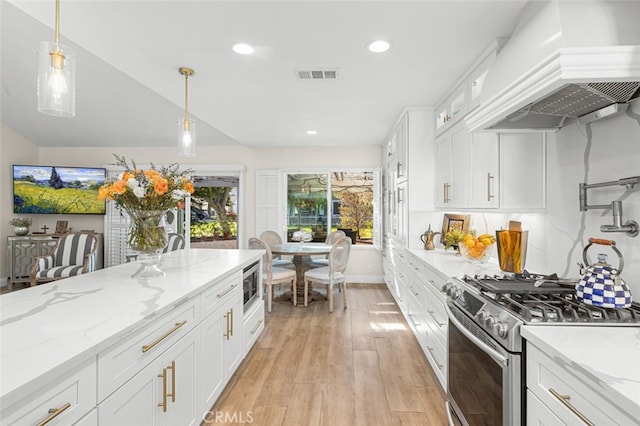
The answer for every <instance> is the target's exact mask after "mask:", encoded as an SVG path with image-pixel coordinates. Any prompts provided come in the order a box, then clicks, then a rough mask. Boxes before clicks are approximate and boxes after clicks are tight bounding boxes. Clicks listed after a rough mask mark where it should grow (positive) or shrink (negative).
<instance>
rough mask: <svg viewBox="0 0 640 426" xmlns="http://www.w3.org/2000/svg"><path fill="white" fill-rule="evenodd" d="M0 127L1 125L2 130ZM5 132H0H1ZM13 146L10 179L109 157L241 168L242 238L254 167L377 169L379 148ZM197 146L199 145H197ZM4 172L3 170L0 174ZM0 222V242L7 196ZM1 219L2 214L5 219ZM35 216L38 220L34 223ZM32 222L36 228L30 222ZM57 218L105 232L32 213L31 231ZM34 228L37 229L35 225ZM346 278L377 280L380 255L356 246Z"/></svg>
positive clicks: (249, 217) (250, 219)
mask: <svg viewBox="0 0 640 426" xmlns="http://www.w3.org/2000/svg"><path fill="white" fill-rule="evenodd" d="M4 128H5V127H4V126H3V129H4ZM3 132H4V130H3ZM9 139H10V140H11V141H15V142H12V143H10V144H8V145H7V149H6V150H7V151H8V154H7V157H6V158H7V159H6V160H5V155H4V151H5V142H4V135H3V142H2V148H3V152H2V154H3V155H2V160H1V161H2V176H5V177H8V176H9V175H10V167H11V165H12V164H15V163H21V162H22V163H27V164H29V163H35V164H53V165H68V166H87V167H100V166H104V165H106V164H112V163H113V162H114V157H113V153H115V154H118V155H123V156H125V157H126V158H127V159H128V160H131V159H134V160H135V161H136V162H137V163H149V162H153V163H154V164H158V165H160V164H170V163H172V162H176V161H178V162H179V163H180V166H181V168H189V167H191V165H194V164H244V165H245V166H246V172H245V193H244V194H243V195H242V194H241V200H240V201H241V202H243V203H245V209H244V212H245V214H246V217H245V218H243V219H242V220H245V221H246V228H245V230H246V237H247V238H248V237H249V236H253V235H254V234H255V211H256V209H255V198H256V196H255V171H256V170H259V169H277V168H287V167H293V166H295V167H302V168H304V167H320V168H321V167H345V168H347V167H368V168H377V167H379V166H380V162H381V152H382V151H381V150H382V148H381V147H370V146H369V147H361V146H357V147H356V146H354V147H348V146H347V147H326V148H325V147H315V148H268V149H254V148H247V147H242V146H219V147H212V146H200V147H199V148H198V155H197V156H196V157H195V158H188V159H178V158H177V156H176V149H174V148H154V149H153V150H149V149H143V148H132V147H129V146H124V147H118V148H46V147H43V148H39V149H38V148H37V147H34V146H33V144H31V143H29V142H28V141H25V142H26V144H28V145H29V146H30V147H31V148H30V149H29V150H27V151H25V152H24V154H23V155H22V156H19V155H18V152H22V142H21V141H22V140H23V138H21V137H20V136H19V135H17V134H16V133H15V132H12V134H11V137H10V138H9ZM201 144H202V142H201ZM5 168H6V170H7V171H6V172H5ZM0 192H1V193H2V194H11V181H10V180H7V181H4V180H2V181H0ZM2 203H3V204H2V205H1V207H0V218H2V223H4V224H5V225H3V226H2V228H1V229H2V231H3V233H4V234H3V235H2V238H3V241H6V236H7V235H12V228H11V227H10V226H9V225H8V224H6V222H8V220H10V219H9V218H7V220H4V218H5V217H11V209H12V204H11V200H10V197H5V196H3V197H2ZM5 215H6V216H5ZM36 218H37V219H36ZM36 220H37V222H38V223H37V225H36V223H35V221H36ZM57 220H67V221H68V222H69V226H71V227H73V229H74V230H80V229H95V230H96V232H102V231H103V229H104V223H103V217H102V216H83V215H55V217H54V215H52V216H51V217H49V216H47V215H35V216H34V227H33V228H32V229H38V228H39V227H40V226H43V225H45V224H46V225H47V226H49V227H52V226H55V222H56V221H57ZM36 226H37V227H36ZM351 256H352V257H351V260H350V262H349V263H350V269H349V274H350V275H352V276H354V277H358V278H359V279H360V278H361V281H366V280H367V279H371V280H374V281H381V276H382V266H381V263H382V261H381V255H380V253H379V252H378V251H377V250H375V249H373V248H372V247H360V246H356V247H355V249H354V250H353V251H352V254H351ZM6 268H7V266H6V263H5V262H3V263H2V269H0V277H6V276H7V269H6Z"/></svg>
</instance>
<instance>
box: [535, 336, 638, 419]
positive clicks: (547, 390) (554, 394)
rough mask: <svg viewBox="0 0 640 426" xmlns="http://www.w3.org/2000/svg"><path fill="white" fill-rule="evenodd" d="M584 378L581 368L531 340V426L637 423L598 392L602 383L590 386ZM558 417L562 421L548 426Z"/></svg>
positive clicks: (613, 402)
mask: <svg viewBox="0 0 640 426" xmlns="http://www.w3.org/2000/svg"><path fill="white" fill-rule="evenodd" d="M603 362H607V361H606V360H603ZM610 362H615V360H612V361H610ZM584 376H585V374H584V372H583V371H581V369H580V367H579V366H576V365H574V364H573V363H570V362H562V361H560V362H558V360H555V359H554V358H551V357H550V356H549V355H547V354H546V353H545V352H544V351H543V350H541V349H539V348H538V347H537V346H535V345H533V344H530V343H529V341H527V376H526V377H527V391H528V394H527V404H528V405H529V403H531V404H532V405H533V407H534V409H532V410H531V409H528V411H527V424H530V425H535V424H564V425H584V424H589V423H588V422H591V424H594V425H632V424H637V419H632V418H631V417H629V416H628V415H627V414H626V413H625V412H624V410H623V409H621V408H620V407H618V406H616V405H615V401H612V400H611V399H609V398H608V397H607V396H606V395H602V394H600V393H599V392H598V391H597V390H596V387H598V386H600V385H599V384H598V383H593V385H590V384H589V381H588V380H585V379H584ZM535 398H537V399H538V401H536V399H535ZM540 405H542V407H540ZM543 408H546V409H543ZM554 418H557V419H559V421H556V422H553V423H548V419H554Z"/></svg>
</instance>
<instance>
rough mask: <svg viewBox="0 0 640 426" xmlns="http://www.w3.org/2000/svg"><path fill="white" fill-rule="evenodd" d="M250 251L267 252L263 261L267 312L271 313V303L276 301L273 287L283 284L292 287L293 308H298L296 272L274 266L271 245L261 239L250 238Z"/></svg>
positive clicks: (263, 282) (263, 281)
mask: <svg viewBox="0 0 640 426" xmlns="http://www.w3.org/2000/svg"><path fill="white" fill-rule="evenodd" d="M249 249H250V250H264V251H265V254H264V256H263V259H262V284H263V285H264V287H265V288H266V290H267V312H271V302H272V300H273V299H274V292H273V286H275V285H277V286H278V287H280V286H281V285H282V284H287V285H291V291H292V293H293V297H292V299H293V306H296V305H297V304H298V300H297V294H296V293H297V289H296V271H294V270H292V269H287V268H279V267H275V266H273V264H272V261H273V254H272V253H271V249H270V248H269V244H267V243H265V242H264V241H262V240H261V239H259V238H254V237H252V238H249Z"/></svg>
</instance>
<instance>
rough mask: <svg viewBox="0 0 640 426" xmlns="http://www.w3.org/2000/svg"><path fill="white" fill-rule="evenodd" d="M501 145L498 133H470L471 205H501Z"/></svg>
mask: <svg viewBox="0 0 640 426" xmlns="http://www.w3.org/2000/svg"><path fill="white" fill-rule="evenodd" d="M499 146H500V140H499V137H498V134H497V133H471V134H470V135H469V157H470V161H469V207H475V208H486V209H489V208H490V209H495V208H498V207H500V196H499V194H500V192H499V186H500V171H499V161H498V158H499V149H500V148H499Z"/></svg>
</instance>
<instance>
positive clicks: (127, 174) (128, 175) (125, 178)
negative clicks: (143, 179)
mask: <svg viewBox="0 0 640 426" xmlns="http://www.w3.org/2000/svg"><path fill="white" fill-rule="evenodd" d="M132 178H135V176H134V175H133V173H131V172H122V180H123V181H124V182H128V181H129V179H132Z"/></svg>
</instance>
